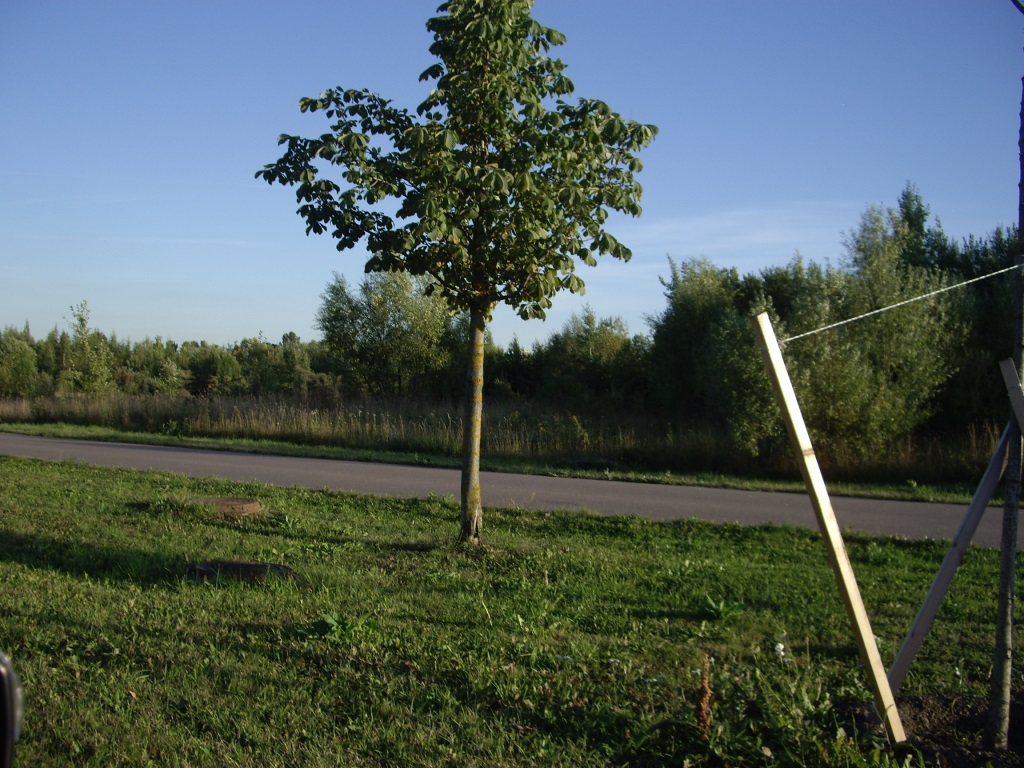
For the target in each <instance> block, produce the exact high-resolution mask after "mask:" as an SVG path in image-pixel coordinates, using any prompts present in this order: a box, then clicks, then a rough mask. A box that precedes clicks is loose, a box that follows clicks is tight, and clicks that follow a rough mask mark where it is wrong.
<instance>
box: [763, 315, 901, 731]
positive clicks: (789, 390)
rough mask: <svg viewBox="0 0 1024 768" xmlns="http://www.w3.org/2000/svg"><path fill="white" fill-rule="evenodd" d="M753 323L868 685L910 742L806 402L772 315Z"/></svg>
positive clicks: (889, 726) (887, 720) (891, 724)
mask: <svg viewBox="0 0 1024 768" xmlns="http://www.w3.org/2000/svg"><path fill="white" fill-rule="evenodd" d="M753 325H754V331H755V332H756V333H757V336H758V339H759V342H760V343H759V345H758V346H759V348H760V350H761V357H762V359H763V360H764V364H765V367H766V368H767V369H768V374H769V377H770V378H771V382H772V388H773V389H774V390H775V399H776V400H777V401H778V404H779V407H780V408H781V409H782V415H783V418H784V420H785V422H786V431H787V432H788V433H789V439H790V442H791V444H792V446H793V451H794V452H795V454H796V458H797V463H798V464H799V465H800V474H801V475H803V478H804V484H805V485H806V486H807V492H808V494H810V497H811V503H812V504H813V505H814V512H815V514H816V515H817V518H818V527H819V528H820V529H821V536H822V538H823V539H824V540H825V546H826V548H827V550H828V558H829V562H830V563H831V564H832V571H833V573H834V574H835V577H836V583H837V584H838V586H839V594H840V595H841V596H842V599H843V605H844V606H845V608H846V615H847V617H848V618H849V620H850V626H851V627H852V628H853V634H854V639H855V640H856V642H857V650H858V651H859V652H860V658H861V662H863V664H864V669H865V670H866V671H867V673H868V684H869V685H870V687H871V690H872V692H873V693H874V696H875V707H876V709H877V710H878V714H879V716H880V717H881V718H882V722H883V723H884V724H885V730H886V733H888V734H889V740H890V741H892V742H894V743H898V742H902V741H906V735H905V734H904V732H903V723H902V722H901V721H900V715H899V712H898V711H897V709H896V701H895V699H894V698H893V695H892V690H891V689H890V688H889V680H888V679H887V678H886V675H885V667H883V666H882V659H881V656H879V653H878V645H877V644H876V643H875V636H874V633H872V631H871V622H870V620H869V619H868V614H867V611H866V610H865V609H864V601H863V600H862V599H861V596H860V589H859V588H858V587H857V580H856V578H854V575H853V567H852V566H851V565H850V559H849V557H848V556H847V554H846V546H845V545H844V544H843V537H842V534H841V533H840V531H839V524H838V522H836V516H835V512H834V511H833V510H832V502H831V501H829V498H828V491H827V490H826V488H825V480H824V478H823V477H822V475H821V469H820V467H819V466H818V459H817V457H815V455H814V448H813V447H811V437H810V435H809V434H808V432H807V427H806V426H805V425H804V419H803V416H802V415H801V413H800V404H799V402H798V401H797V399H796V392H795V391H794V390H793V384H792V382H791V381H790V379H789V373H788V371H787V370H786V363H785V361H784V360H783V359H782V350H781V349H780V348H779V342H778V340H777V339H776V338H775V331H774V330H772V324H771V320H770V319H769V317H768V315H767V314H763V313H762V314H760V315H758V316H757V317H755V318H754V319H753Z"/></svg>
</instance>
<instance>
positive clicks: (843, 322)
mask: <svg viewBox="0 0 1024 768" xmlns="http://www.w3.org/2000/svg"><path fill="white" fill-rule="evenodd" d="M1020 266H1021V265H1017V264H1014V265H1013V266H1012V267H1006V268H1004V269H1000V270H997V271H995V272H991V273H990V274H987V275H982V276H981V277H972V278H971V279H970V280H964V281H963V282H962V283H957V284H956V285H947V286H946V287H945V288H939V289H938V290H937V291H932V292H931V293H926V294H924V295H923V296H915V297H914V298H912V299H906V300H905V301H900V302H897V303H896V304H890V305H889V306H887V307H881V308H880V309H873V310H871V311H870V312H865V313H864V314H863V315H857V316H856V317H851V318H849V319H847V320H840V321H839V322H838V323H832V324H831V325H826V326H823V327H822V328H817V329H815V330H813V331H807V332H806V333H800V334H797V335H796V336H790V337H789V338H788V339H782V340H781V341H779V344H787V343H788V342H790V341H796V340H797V339H802V338H804V337H805V336H813V335H814V334H816V333H821V332H823V331H831V330H832V329H833V328H838V327H839V326H841V325H847V324H848V323H853V322H856V321H857V320H863V319H864V318H865V317H871V316H872V315H879V314H881V313H882V312H888V311H889V310H890V309H896V308H897V307H903V306H906V305H907V304H913V303H914V302H915V301H921V300H922V299H930V298H931V297H932V296H938V295H939V294H940V293H946V291H952V290H954V289H956V288H963V287H964V286H965V285H970V284H971V283H977V282H979V281H981V280H988V279H989V278H990V277H995V276H996V275H1001V274H1003V273H1004V272H1012V271H1013V270H1015V269H1020Z"/></svg>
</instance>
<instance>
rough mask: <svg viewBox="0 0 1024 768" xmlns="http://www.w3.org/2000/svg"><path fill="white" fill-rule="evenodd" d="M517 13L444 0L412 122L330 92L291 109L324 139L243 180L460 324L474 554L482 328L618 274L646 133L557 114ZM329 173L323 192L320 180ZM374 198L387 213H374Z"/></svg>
mask: <svg viewBox="0 0 1024 768" xmlns="http://www.w3.org/2000/svg"><path fill="white" fill-rule="evenodd" d="M532 5H533V3H532V0H488V2H482V1H481V0H450V1H449V2H446V3H444V4H443V5H441V6H440V8H439V9H438V10H439V13H440V14H441V15H439V16H436V17H434V18H431V19H430V20H429V21H428V22H427V29H428V30H429V31H430V32H432V33H433V36H434V43H433V45H431V47H430V52H431V53H432V54H434V55H435V56H436V57H437V58H438V59H439V61H438V62H437V63H436V64H434V65H433V66H431V67H429V68H428V69H427V70H426V71H425V72H424V73H423V74H422V75H421V76H420V80H421V81H431V80H432V81H434V88H433V90H432V91H431V92H430V94H429V96H428V97H427V98H426V100H425V101H424V102H423V103H422V104H420V106H419V107H418V109H417V110H416V112H415V114H410V113H409V112H408V111H407V110H405V109H400V108H397V107H394V106H392V105H391V103H390V102H389V101H387V100H386V99H384V98H382V97H380V96H378V95H376V94H373V93H370V92H369V91H365V90H362V91H357V90H340V89H332V90H328V91H325V92H324V93H322V94H321V95H320V96H319V97H318V98H315V99H313V98H304V99H302V100H301V101H300V102H299V107H300V109H301V110H302V111H303V112H307V111H308V112H317V111H323V112H324V113H325V115H326V117H327V118H328V119H329V120H331V121H333V122H332V124H331V129H330V132H329V133H326V134H323V135H321V136H319V137H317V138H312V139H307V138H301V137H299V136H287V135H286V136H282V137H281V139H280V142H279V143H280V144H282V145H285V146H286V150H285V153H284V155H282V157H281V158H279V159H278V160H277V161H276V162H274V163H272V164H270V165H267V166H265V167H264V168H263V169H262V170H261V171H259V172H258V173H257V174H256V175H257V177H262V178H263V179H265V180H266V181H267V182H268V183H271V184H272V183H275V182H277V183H280V184H286V185H296V187H297V188H296V199H297V201H298V203H299V209H298V213H299V215H300V216H302V217H303V218H304V219H305V221H306V233H307V234H309V233H311V232H312V233H316V234H323V233H325V232H330V234H331V235H332V236H333V237H334V238H336V239H337V241H338V242H337V247H338V249H339V250H344V249H347V248H352V247H354V246H355V245H357V244H358V243H359V242H361V241H362V240H363V239H364V238H365V240H366V248H367V250H368V252H369V254H370V256H369V259H368V260H367V262H366V270H367V271H368V272H385V271H404V272H409V273H411V274H413V275H428V276H429V277H430V278H431V279H432V281H433V286H434V288H435V290H436V291H437V292H439V293H440V294H441V295H442V296H443V297H444V299H445V301H447V303H448V305H449V307H450V308H451V309H452V310H454V311H456V312H466V313H468V315H469V318H470V328H471V333H470V354H469V366H468V376H467V396H466V405H465V419H464V429H465V433H464V441H463V462H462V510H461V524H462V529H461V534H460V540H462V541H467V542H471V543H479V542H480V528H481V523H482V511H481V502H480V478H479V463H480V430H481V419H482V408H483V405H482V404H483V370H484V368H483V363H484V338H485V327H486V324H487V322H488V321H489V319H490V317H491V313H492V311H493V310H494V307H495V306H496V305H497V304H499V303H503V304H507V305H509V306H511V307H513V308H515V309H516V311H517V312H518V313H519V314H520V315H521V316H522V317H524V318H534V317H541V318H542V317H544V314H545V310H547V309H548V308H549V307H550V306H551V299H552V297H553V296H554V294H555V293H557V292H558V291H560V290H569V291H570V292H582V291H583V288H584V284H583V281H582V280H581V279H580V278H579V276H578V275H577V274H576V272H575V268H576V260H577V259H578V260H579V261H580V262H582V263H583V264H586V265H587V266H595V265H596V263H597V260H596V256H597V255H601V254H610V255H611V256H613V257H615V258H620V259H624V260H625V259H628V258H629V257H630V255H631V254H630V251H629V249H628V248H627V247H626V246H625V245H623V244H621V243H620V242H619V241H618V240H616V239H615V238H614V237H613V236H612V235H611V234H609V233H608V231H607V230H606V229H605V224H606V222H607V219H608V216H609V211H620V212H623V213H627V214H630V215H633V216H637V215H639V214H640V205H639V199H640V194H641V189H640V185H639V184H638V183H637V182H636V181H635V179H634V174H635V173H636V172H637V171H639V170H640V168H641V163H640V161H639V159H638V158H637V156H636V154H637V152H638V151H639V150H640V149H642V148H643V147H644V146H646V145H647V144H649V143H650V142H651V141H652V140H653V138H654V136H655V133H656V132H657V129H656V128H654V127H653V126H648V125H641V124H640V123H637V122H634V121H632V120H625V119H623V118H622V117H621V116H620V115H618V114H616V113H615V112H613V111H612V110H611V109H610V108H609V107H608V106H607V105H606V104H604V103H602V102H600V101H594V100H587V99H581V100H580V101H578V102H577V103H576V104H570V103H568V102H566V101H564V100H563V98H562V97H565V96H567V95H569V94H571V93H572V91H573V85H572V83H571V81H570V80H569V79H568V78H567V77H566V76H565V75H564V74H563V70H564V68H565V65H564V64H563V63H562V62H561V61H560V60H558V59H555V58H550V57H549V56H548V52H549V51H550V49H551V48H552V47H553V46H557V45H561V44H562V43H564V42H565V37H564V35H562V34H561V33H559V32H557V31H555V30H553V29H549V28H547V27H544V26H542V25H541V24H539V23H538V22H536V21H535V20H534V19H533V18H531V16H530V11H531V9H532ZM331 165H333V166H337V167H338V168H340V169H342V170H341V172H340V179H339V180H337V181H335V180H332V179H330V178H327V177H326V176H325V175H321V171H322V170H327V168H325V166H331ZM389 198H393V199H394V200H395V201H397V211H396V210H395V208H394V206H392V207H390V208H388V207H386V206H383V207H382V206H381V205H380V204H381V203H382V202H386V201H387V200H388V199H389Z"/></svg>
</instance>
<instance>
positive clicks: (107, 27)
mask: <svg viewBox="0 0 1024 768" xmlns="http://www.w3.org/2000/svg"><path fill="white" fill-rule="evenodd" d="M438 4H439V3H438V0H375V2H365V1H364V2H352V1H350V0H333V1H332V2H322V0H318V1H317V2H311V1H309V0H289V2H288V3H283V2H265V1H264V0H246V1H244V2H243V1H242V0H175V2H156V1H155V0H89V2H80V1H79V0H32V1H31V2H29V1H28V0H5V1H4V2H2V3H0V105H2V107H0V109H2V115H3V118H2V119H0V147H2V148H3V151H2V155H0V327H4V326H10V325H13V326H16V327H19V328H20V327H21V326H23V325H24V324H25V323H26V322H28V323H29V325H30V328H31V330H32V332H33V333H34V334H35V335H36V336H37V337H38V336H43V335H45V334H46V333H47V332H48V331H49V330H50V329H51V328H53V327H55V326H58V327H62V328H63V327H67V326H68V325H69V323H68V319H69V318H70V316H71V313H70V307H71V306H72V305H77V304H78V303H79V302H81V301H83V300H85V301H87V302H88V304H89V308H90V311H91V318H92V324H93V326H94V327H96V328H98V329H100V330H102V331H104V332H105V333H108V334H109V333H116V334H117V335H118V337H120V338H129V339H132V340H135V341H139V340H142V339H144V338H146V337H150V338H152V337H155V336H161V337H163V338H165V339H166V338H170V339H174V340H176V341H179V342H180V341H185V340H188V339H195V340H200V339H205V340H207V341H210V342H213V343H218V344H228V343H231V342H235V341H240V340H241V339H243V338H246V337H252V336H257V335H258V334H262V335H263V336H264V337H265V338H267V339H268V340H270V341H277V340H279V339H280V337H281V335H282V334H284V333H286V332H289V331H294V332H295V333H297V334H298V335H299V336H300V337H301V338H303V339H313V338H317V336H318V332H317V331H316V330H315V327H314V316H315V312H316V309H317V307H318V306H319V304H320V295H321V293H322V292H323V290H324V288H325V286H326V285H327V283H328V282H329V281H330V280H331V276H332V273H333V272H334V271H338V272H341V273H343V274H345V275H346V276H347V277H348V279H349V281H350V283H352V284H356V283H357V282H358V281H359V280H360V279H361V275H362V265H363V262H364V259H365V253H363V252H362V251H360V250H358V249H357V250H353V251H347V252H344V253H338V252H337V251H336V250H335V249H334V246H333V243H332V242H331V240H330V239H329V238H325V237H308V238H307V237H306V236H305V234H304V227H303V223H302V221H301V219H300V218H299V217H298V216H297V215H296V214H295V207H296V206H295V203H294V196H293V194H292V192H291V191H290V190H288V189H286V188H282V187H276V186H275V187H269V186H267V185H266V184H265V183H264V182H262V181H258V180H256V179H254V178H253V174H254V172H255V171H256V170H257V169H259V168H260V167H261V166H262V165H264V164H265V163H267V162H270V161H272V160H274V159H276V157H277V156H278V148H277V143H276V142H277V136H278V135H279V134H280V133H283V132H290V133H303V134H307V135H314V134H318V133H320V132H323V131H324V130H326V127H327V123H326V121H325V120H324V119H323V118H322V116H320V115H314V116H311V115H302V114H300V113H299V111H298V109H297V103H298V100H299V98H300V97H302V96H315V95H317V94H318V93H319V92H320V91H322V90H323V89H325V88H328V87H333V86H342V87H346V88H348V87H353V88H364V87H365V88H369V89H371V90H374V91H377V92H379V93H381V94H382V95H384V96H386V97H388V98H391V99H392V100H394V101H395V102H396V103H397V104H399V105H401V106H406V107H408V108H410V109H412V108H414V107H415V106H416V105H417V104H419V102H420V101H422V99H423V97H424V95H425V94H426V90H425V88H426V87H427V86H426V85H425V84H422V83H419V82H418V75H419V74H420V72H422V71H423V70H424V69H426V67H427V66H429V65H430V64H431V63H433V59H432V57H431V56H430V54H429V53H428V51H427V48H428V47H429V45H430V42H431V41H430V37H429V35H428V33H427V32H426V30H425V27H424V22H425V21H426V19H427V18H428V17H430V16H431V15H433V14H434V11H435V9H436V7H437V5H438ZM627 8H628V11H627V10H624V9H627ZM534 17H535V18H537V19H538V20H539V21H541V22H542V23H544V24H547V25H549V26H552V27H554V28H556V29H558V30H559V31H561V32H563V33H564V34H566V35H567V37H568V43H567V44H566V45H565V46H562V47H561V48H559V49H556V53H557V55H558V56H559V58H561V59H562V60H563V61H564V62H566V64H567V65H568V67H569V68H568V74H569V76H570V77H571V78H572V80H573V81H574V82H575V84H576V94H575V95H576V96H578V97H585V98H598V99H602V100H604V101H606V102H608V103H609V104H610V105H611V107H612V108H613V109H615V110H617V111H618V112H620V113H622V114H623V115H625V116H626V117H630V118H633V119H636V120H639V121H642V122H645V123H653V124H655V125H657V126H658V127H659V129H660V135H659V136H658V138H657V140H656V141H655V142H654V144H653V145H652V146H651V147H650V148H649V149H648V150H646V151H645V152H644V154H643V155H642V157H643V160H644V163H645V170H644V172H643V173H642V174H641V175H640V180H641V182H642V183H643V185H644V190H645V191H644V198H643V207H644V215H643V216H642V217H641V218H639V219H636V220H633V219H624V220H622V221H620V222H617V223H616V226H615V227H614V228H613V229H612V233H613V234H615V235H616V236H617V237H618V238H619V239H620V240H622V241H623V242H625V243H626V244H627V245H628V246H630V247H631V248H632V249H633V252H634V257H633V259H632V261H630V262H629V263H628V264H620V263H617V262H614V260H611V259H607V260H603V261H602V262H601V263H600V265H599V266H598V267H597V268H596V269H588V268H585V267H581V270H582V271H581V273H580V274H581V276H582V277H583V278H584V280H585V281H586V283H587V294H586V296H585V297H582V298H577V297H573V296H570V295H568V294H562V295H560V296H559V297H557V298H556V300H555V308H554V310H553V311H552V312H551V313H550V314H549V319H548V320H547V322H540V321H530V322H524V321H521V320H519V319H518V318H515V317H514V316H513V315H512V314H511V312H509V311H499V312H498V313H497V315H496V317H495V321H494V323H493V325H492V330H493V332H494V335H495V339H496V340H497V341H498V342H499V343H501V344H507V343H508V341H509V340H510V339H511V338H512V336H513V334H515V335H517V336H518V338H519V339H520V341H521V342H523V343H524V344H526V345H527V346H528V345H529V344H530V343H532V342H533V341H534V340H535V339H544V338H546V337H547V336H548V335H550V334H551V333H553V332H555V331H557V330H559V329H560V328H561V326H562V325H563V324H564V322H565V321H566V320H567V319H568V317H569V316H570V315H571V314H572V313H573V312H580V311H581V310H582V308H583V306H584V303H585V302H586V303H589V304H590V306H591V307H592V309H593V310H594V311H595V312H596V313H597V315H598V316H599V317H609V316H618V317H621V318H622V319H624V320H625V321H626V323H627V324H628V326H629V328H630V330H631V331H632V332H634V333H643V332H647V330H648V326H647V323H646V320H645V318H647V317H649V316H651V315H655V314H657V313H659V312H661V311H662V310H663V309H664V306H665V298H664V292H663V288H662V286H661V284H660V283H659V276H664V275H667V273H668V262H667V257H669V256H671V257H672V258H673V259H675V260H677V261H678V260H683V259H688V258H693V257H698V256H706V257H708V258H710V259H711V260H713V261H714V262H715V263H716V264H719V265H721V266H727V267H735V268H737V269H738V270H739V271H740V272H741V273H747V272H756V271H759V270H760V269H762V268H764V267H767V266H772V265H780V264H785V263H787V262H788V261H790V259H792V258H793V256H794V254H796V253H797V252H799V253H800V254H801V255H802V256H803V257H804V258H805V259H808V260H812V261H818V262H825V261H831V262H833V263H836V262H838V261H840V260H841V258H842V256H843V246H842V243H843V232H844V231H850V230H852V229H853V228H855V227H856V226H857V224H858V222H859V220H860V217H861V215H862V213H863V212H864V209H865V207H866V206H867V205H868V204H885V205H894V204H895V201H896V198H897V196H898V195H899V193H900V191H901V190H902V189H903V188H904V186H905V185H906V183H907V182H908V181H910V182H913V183H914V184H916V185H917V187H918V190H919V191H920V193H921V195H922V196H923V198H924V200H925V202H926V204H928V205H929V206H930V208H931V210H932V213H933V214H934V215H936V216H937V217H938V218H939V219H940V220H941V222H942V225H943V227H944V229H945V230H946V232H947V233H948V234H949V235H951V236H954V237H956V238H961V237H964V236H966V235H970V234H973V235H978V236H984V235H987V234H988V233H989V232H991V231H992V230H993V229H994V228H995V227H996V226H1004V225H1007V224H1011V223H1014V222H1015V221H1016V217H1017V182H1018V173H1019V165H1018V149H1017V131H1018V124H1019V123H1018V120H1019V111H1020V99H1021V76H1022V75H1024V55H1022V48H1024V16H1021V14H1020V13H1019V12H1018V11H1017V10H1016V9H1015V8H1014V6H1013V4H1012V3H1011V2H1010V0H970V1H969V0H931V1H930V2H925V1H924V0H858V2H839V0H778V2H773V3H765V2H753V1H752V0H737V2H729V3H726V2H712V1H711V0H634V2H631V3H623V2H622V1H621V0H537V2H536V5H535V8H534Z"/></svg>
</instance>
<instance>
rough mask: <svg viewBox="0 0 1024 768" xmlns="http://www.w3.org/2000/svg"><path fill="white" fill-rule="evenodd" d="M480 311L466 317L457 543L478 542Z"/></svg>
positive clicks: (481, 397)
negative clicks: (459, 531)
mask: <svg viewBox="0 0 1024 768" xmlns="http://www.w3.org/2000/svg"><path fill="white" fill-rule="evenodd" d="M486 322H487V321H486V318H485V316H484V313H483V311H482V310H479V309H473V310H472V312H471V313H470V318H469V366H468V368H467V371H466V402H465V410H464V413H463V419H462V516H461V522H462V532H461V533H460V534H459V541H460V542H463V541H464V542H468V543H469V544H479V543H480V528H481V527H482V525H483V517H484V515H483V506H482V505H481V503H480V434H481V427H482V424H483V413H484V329H485V326H486Z"/></svg>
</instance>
